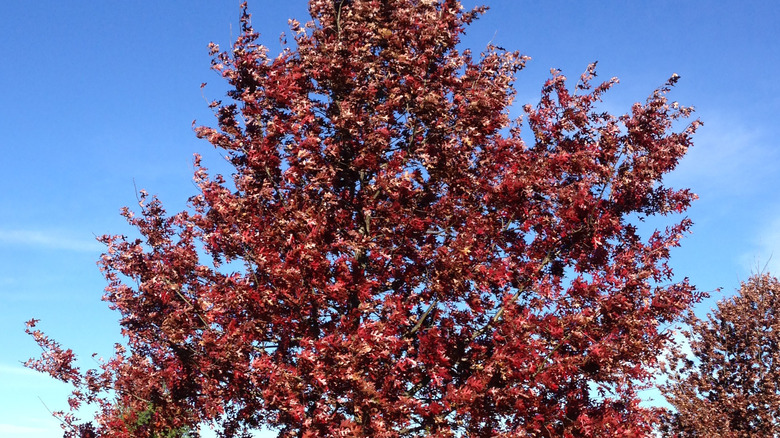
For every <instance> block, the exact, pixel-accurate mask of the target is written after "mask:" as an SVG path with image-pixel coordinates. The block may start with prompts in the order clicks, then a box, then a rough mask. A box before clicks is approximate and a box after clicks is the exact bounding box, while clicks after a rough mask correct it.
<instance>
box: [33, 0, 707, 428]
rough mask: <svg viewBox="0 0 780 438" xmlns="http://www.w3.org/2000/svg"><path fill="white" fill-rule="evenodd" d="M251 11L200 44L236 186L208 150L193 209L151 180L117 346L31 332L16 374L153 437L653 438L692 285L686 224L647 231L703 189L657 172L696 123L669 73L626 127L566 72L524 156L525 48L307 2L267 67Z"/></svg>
mask: <svg viewBox="0 0 780 438" xmlns="http://www.w3.org/2000/svg"><path fill="white" fill-rule="evenodd" d="M244 8H245V9H244V14H243V16H242V18H241V23H242V29H241V35H240V36H239V38H238V40H237V41H236V42H235V44H234V45H233V47H232V48H231V49H230V50H228V51H224V52H222V51H220V49H219V48H218V47H217V46H215V45H212V55H213V56H214V61H213V67H214V69H215V70H216V71H218V72H219V73H220V74H221V75H222V76H223V77H224V78H225V79H226V80H227V81H228V83H229V84H230V86H231V87H232V90H231V91H230V92H229V93H228V95H229V101H227V102H218V101H217V102H214V103H212V105H211V106H212V107H213V108H214V109H215V112H216V114H217V119H218V126H217V127H216V128H209V127H199V128H197V129H196V132H197V135H198V136H199V137H201V138H204V139H206V140H208V141H209V142H210V143H211V144H213V145H214V146H215V147H217V148H220V149H222V150H224V151H226V153H227V155H228V159H229V161H230V163H231V164H232V165H233V166H234V168H235V173H234V174H233V175H232V181H231V182H228V181H226V180H225V178H223V177H222V176H214V177H211V176H209V174H208V172H207V170H206V169H205V168H204V167H202V165H201V161H200V158H199V157H198V158H196V172H195V178H196V182H197V185H198V187H199V189H200V191H201V193H200V194H199V195H197V196H195V197H193V198H192V199H191V205H192V208H191V210H189V211H183V212H180V213H177V214H174V215H168V214H167V213H166V212H165V210H164V209H163V206H162V205H161V203H160V202H159V201H158V200H157V199H155V198H154V197H149V196H148V195H147V194H146V192H143V191H142V193H141V202H140V204H141V211H140V214H137V215H136V214H135V213H134V212H132V211H130V210H129V209H125V210H124V212H123V215H124V216H125V217H127V219H128V221H129V222H130V224H132V225H133V226H134V227H136V228H137V229H138V231H139V233H140V234H141V236H142V238H140V239H130V238H126V237H124V236H105V237H103V238H102V239H101V240H102V241H103V242H104V243H106V245H107V246H108V249H107V252H106V254H104V255H103V257H102V260H101V266H102V270H103V272H104V273H105V275H106V278H107V279H108V281H109V285H108V287H107V288H106V295H105V300H106V301H108V302H109V303H110V306H111V307H112V308H113V309H115V310H116V311H118V312H120V314H121V321H120V324H121V326H122V332H123V334H124V336H126V339H127V342H126V344H125V345H118V346H117V353H116V356H114V357H113V358H111V359H110V360H108V361H107V362H106V363H104V364H103V365H102V366H101V367H100V368H99V369H95V370H87V371H81V370H79V369H78V368H77V367H76V365H75V363H74V356H73V353H72V352H71V351H70V350H68V349H64V348H62V347H61V346H60V345H59V344H58V343H56V342H55V341H53V340H51V339H49V338H48V337H47V336H46V335H44V334H43V333H41V332H40V331H39V330H36V329H35V323H36V321H34V320H33V321H31V322H30V324H29V325H30V327H29V328H28V331H29V332H30V333H31V334H32V335H33V336H34V338H35V339H36V341H37V342H38V343H39V344H40V345H41V346H42V347H43V348H44V351H45V352H44V355H43V357H42V358H40V359H39V360H32V361H30V362H29V363H28V366H30V367H32V368H34V369H37V370H40V371H43V372H47V373H50V374H51V375H52V376H54V377H56V378H58V379H60V380H64V381H68V382H71V383H72V384H74V385H75V387H76V390H75V391H74V393H73V396H72V397H71V405H72V406H73V407H75V408H77V407H78V406H79V405H80V404H82V403H97V404H98V406H99V412H98V414H97V415H96V417H95V419H94V422H93V425H94V429H92V428H91V429H90V431H94V433H96V434H97V435H98V436H101V437H109V436H110V437H132V436H135V433H134V431H133V430H132V428H131V427H129V426H128V424H137V423H138V421H139V418H138V416H139V415H142V414H143V415H146V414H145V413H149V412H150V414H149V415H148V416H149V418H148V422H147V423H145V424H149V425H150V426H149V427H148V428H147V432H148V431H151V432H149V433H152V432H154V431H176V430H196V428H197V426H198V425H199V424H201V423H202V422H210V423H212V424H215V425H217V426H218V427H219V428H220V430H221V433H222V434H223V436H248V433H249V432H250V431H252V430H257V429H259V428H261V427H270V428H273V429H275V430H277V431H278V433H279V436H280V437H317V436H356V437H369V436H370V437H423V436H425V437H455V436H484V437H487V436H507V437H524V436H533V437H597V436H623V437H644V436H652V428H653V426H654V424H655V423H656V420H657V413H656V410H654V409H650V408H643V407H641V406H640V405H639V398H638V396H637V391H638V390H639V389H642V388H644V387H645V386H646V385H647V384H649V382H650V381H651V377H652V372H653V370H654V368H655V366H656V364H657V354H658V352H659V351H661V350H662V349H663V348H664V347H665V346H666V345H667V341H668V337H669V336H668V333H666V332H663V331H662V330H660V327H662V326H663V325H665V324H668V323H669V322H671V321H674V320H676V319H677V318H679V317H680V315H682V314H683V313H684V312H685V311H686V309H688V308H689V307H690V305H691V303H692V302H694V301H695V300H696V299H697V297H698V293H697V292H695V290H694V288H693V287H692V286H690V285H689V284H688V283H687V280H686V281H683V282H681V283H675V284H669V282H670V281H671V279H672V271H671V269H670V268H669V266H668V264H667V261H668V257H669V250H670V248H672V247H675V246H677V245H678V244H679V241H680V239H681V238H682V236H683V234H685V233H686V232H687V231H688V229H689V227H690V225H691V222H690V220H688V219H687V218H684V219H682V220H679V221H678V222H675V221H672V223H671V224H670V225H669V226H668V227H667V228H665V229H661V230H655V231H654V232H652V233H651V234H650V235H649V237H646V238H643V237H642V236H640V234H639V232H638V231H637V227H638V224H639V221H641V220H643V219H644V218H645V217H649V216H653V215H668V214H679V213H682V212H684V211H685V210H686V209H687V208H688V206H689V204H690V202H691V201H692V200H693V199H694V198H695V195H694V194H692V193H691V192H690V191H688V190H687V189H682V190H678V189H673V188H668V187H665V186H664V185H663V181H662V179H663V176H664V175H665V174H666V173H668V172H670V171H672V170H673V169H674V168H675V166H676V165H677V163H678V161H679V159H680V158H681V157H682V156H683V155H684V154H685V153H686V151H687V149H688V147H689V146H690V145H691V135H692V134H693V132H694V131H695V129H696V127H697V126H698V121H693V122H692V123H690V124H689V125H688V126H687V127H684V128H683V129H682V130H681V131H675V130H673V125H674V124H675V121H678V120H682V119H685V118H686V117H688V116H689V115H690V113H691V111H692V110H691V109H690V108H687V107H683V106H679V105H678V104H677V103H676V102H675V103H671V102H669V101H668V100H667V97H666V94H667V92H669V90H670V88H671V86H672V85H673V84H674V83H675V82H676V81H677V76H676V75H675V76H673V77H672V78H671V79H670V80H669V82H668V83H667V84H666V85H664V86H663V87H661V88H660V89H658V90H656V91H655V92H653V93H652V95H651V96H650V97H649V98H648V99H647V101H646V102H644V103H637V104H634V105H633V106H632V107H631V109H630V111H629V112H628V113H627V114H625V115H619V116H613V115H611V114H609V113H607V112H604V111H602V110H599V109H598V108H597V105H598V103H599V101H600V100H601V97H602V95H603V94H604V93H605V92H606V91H607V90H608V89H609V88H610V87H612V86H613V85H614V84H615V83H616V82H617V80H616V79H612V80H609V81H607V82H605V83H602V84H598V85H594V84H592V81H593V79H594V77H595V74H596V73H595V66H590V67H589V68H588V70H587V72H586V73H585V74H583V75H582V76H581V77H580V78H579V81H578V82H577V84H576V85H575V86H574V87H573V88H570V86H569V85H568V82H567V79H566V77H565V76H563V75H562V74H561V73H560V72H558V71H553V73H552V77H551V78H550V79H549V80H548V81H547V82H546V83H545V84H544V87H543V88H542V94H541V99H540V102H539V103H538V104H537V105H536V106H535V107H533V106H530V105H526V106H525V107H524V111H525V117H526V119H527V125H526V129H530V133H531V135H529V139H530V143H526V142H525V141H524V140H523V139H522V138H521V127H522V126H523V123H522V122H521V121H520V120H510V118H509V115H508V112H509V108H510V106H511V104H512V100H513V98H514V95H515V90H514V89H513V81H514V79H515V75H516V74H517V72H518V71H519V70H521V69H522V68H523V66H524V64H525V62H526V61H527V58H526V57H523V56H520V55H519V54H518V53H517V52H507V51H505V50H504V49H501V48H498V47H494V46H489V47H487V48H486V49H485V51H484V52H483V53H481V54H480V55H478V56H476V55H474V54H472V53H471V52H470V51H469V50H459V49H458V47H457V46H458V43H459V39H460V36H461V35H462V34H463V32H464V31H465V28H466V26H467V25H468V24H469V23H470V22H471V21H473V20H474V19H475V18H476V17H477V16H478V15H479V14H481V13H482V12H483V11H484V9H485V8H477V9H475V10H473V11H464V10H463V8H462V6H461V5H460V3H459V2H458V1H455V0H438V1H437V0H386V1H375V0H339V1H331V0H327V1H326V0H311V1H310V2H309V8H310V13H311V16H312V21H311V22H309V23H307V24H305V25H301V24H300V23H298V22H297V21H295V20H291V21H290V26H291V30H292V32H294V33H295V45H294V46H293V47H290V48H287V49H285V50H284V51H283V52H282V53H281V54H279V55H278V56H276V57H269V56H268V54H267V53H268V52H267V49H266V48H265V47H263V46H262V45H259V44H258V43H257V39H258V34H257V33H256V32H255V30H254V29H253V28H252V26H251V23H250V16H249V14H248V13H247V11H246V6H244ZM204 252H205V254H207V255H206V256H204V255H203V254H204ZM64 420H65V422H66V424H68V425H70V427H72V429H68V430H67V431H66V436H78V432H77V430H76V429H75V427H76V426H75V425H76V424H77V421H78V420H76V419H75V418H73V417H72V416H69V415H66V416H65V418H64ZM143 420H144V421H147V418H146V417H144V418H143ZM134 422H135V423H134ZM145 433H146V432H145Z"/></svg>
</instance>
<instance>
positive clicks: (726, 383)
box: [663, 274, 780, 438]
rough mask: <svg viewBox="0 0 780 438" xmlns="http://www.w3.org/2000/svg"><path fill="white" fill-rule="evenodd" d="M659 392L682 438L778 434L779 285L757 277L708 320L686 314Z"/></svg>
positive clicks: (670, 424) (672, 429) (670, 428)
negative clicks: (684, 343) (683, 341)
mask: <svg viewBox="0 0 780 438" xmlns="http://www.w3.org/2000/svg"><path fill="white" fill-rule="evenodd" d="M688 322H689V324H690V329H689V331H687V332H686V335H687V338H688V341H689V344H690V349H691V354H685V353H686V352H685V351H680V352H678V354H677V355H676V357H675V358H674V359H676V360H674V361H673V362H672V363H671V375H670V379H669V381H668V382H667V384H666V385H665V387H664V388H663V390H664V393H665V395H666V397H667V399H668V400H669V402H670V403H671V404H672V406H673V407H674V408H675V412H674V413H671V414H670V415H669V417H668V418H667V420H668V421H667V422H666V426H665V427H666V432H667V433H668V435H669V436H677V437H681V438H687V437H691V438H695V437H714V438H721V437H722V438H752V437H772V436H778V435H780V366H778V365H780V281H778V279H777V278H775V277H772V276H771V275H769V274H757V275H754V276H752V277H751V278H750V279H749V280H748V281H746V282H744V283H742V286H741V287H740V289H739V291H738V293H737V295H735V296H734V297H732V298H729V299H727V300H723V301H721V302H719V303H718V305H717V308H716V309H714V310H713V311H712V313H711V314H709V315H708V317H707V319H706V320H700V319H698V318H696V317H695V316H692V317H691V318H690V320H689V321H688Z"/></svg>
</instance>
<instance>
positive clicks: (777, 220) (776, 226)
mask: <svg viewBox="0 0 780 438" xmlns="http://www.w3.org/2000/svg"><path fill="white" fill-rule="evenodd" d="M752 244H753V246H752V248H751V249H750V250H748V251H747V252H745V253H743V254H742V258H741V261H742V264H743V266H744V267H745V268H746V269H747V270H749V271H750V272H769V273H771V274H772V275H775V276H780V207H778V208H776V209H775V214H771V215H770V216H769V218H767V220H766V221H765V223H764V225H763V226H762V227H761V228H760V229H759V231H758V233H757V235H756V237H755V239H754V241H753V242H752Z"/></svg>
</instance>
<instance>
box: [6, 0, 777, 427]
mask: <svg viewBox="0 0 780 438" xmlns="http://www.w3.org/2000/svg"><path fill="white" fill-rule="evenodd" d="M239 3H240V2H239V1H222V2H214V1H211V2H207V1H192V2H189V1H188V2H185V1H183V0H170V1H165V2H94V1H86V0H69V1H67V2H61V1H53V0H43V1H39V2H35V3H30V2H3V5H2V6H0V38H2V41H3V42H4V50H3V61H4V62H3V64H2V67H0V93H1V94H0V95H1V96H2V99H3V101H2V109H1V110H0V132H2V137H0V147H1V148H2V152H3V154H2V158H0V173H1V174H3V175H5V178H6V183H5V186H6V189H5V190H4V192H3V196H2V198H0V199H2V202H0V330H2V332H1V333H2V337H0V436H3V437H6V438H16V437H26V438H30V437H32V438H37V437H56V436H60V435H61V433H60V432H59V429H58V426H57V424H56V422H55V421H54V420H52V419H51V418H50V416H49V414H48V412H47V409H51V410H57V409H64V408H65V407H66V402H65V398H64V397H65V394H66V392H67V388H66V387H64V386H63V385H61V384H58V383H56V382H53V381H51V380H50V379H48V378H46V377H45V376H41V375H37V374H36V373H34V372H31V371H28V370H25V369H24V368H22V367H21V365H20V362H21V361H23V360H25V359H26V358H28V357H30V356H34V355H36V354H37V352H36V348H37V347H36V346H35V345H34V343H33V342H32V340H31V339H29V338H28V337H26V335H24V333H23V330H24V321H26V320H28V319H30V318H32V317H36V318H40V319H41V320H42V323H41V325H40V326H41V327H42V328H43V329H44V330H45V331H46V332H47V333H48V334H50V335H52V336H53V337H55V338H57V339H58V340H60V341H61V342H62V343H63V344H64V345H66V346H68V347H72V348H73V349H74V350H75V351H76V352H77V353H79V354H80V355H81V357H83V358H85V361H84V362H85V363H86V364H87V365H88V364H89V355H90V354H91V353H92V352H97V353H98V354H109V353H110V351H111V350H112V345H113V343H114V342H116V341H118V340H119V339H120V338H119V335H118V333H119V329H118V325H117V315H116V314H114V313H112V312H111V311H109V310H108V309H107V308H106V305H105V303H103V302H101V301H100V297H101V295H102V288H103V286H104V282H103V279H102V276H101V275H100V273H99V271H98V269H97V267H96V265H95V262H96V260H97V259H98V257H99V255H100V251H101V246H100V245H99V244H97V243H96V242H95V241H94V236H96V235H102V234H114V233H125V234H130V235H132V234H133V230H131V229H129V227H128V226H127V225H126V224H125V223H124V221H123V219H122V218H121V217H120V216H119V214H118V212H119V208H120V207H122V206H124V205H128V206H133V205H134V204H135V189H136V187H137V188H138V189H141V188H145V189H147V190H148V191H149V192H150V193H154V194H158V195H159V196H160V198H161V199H162V200H163V202H164V204H165V205H166V207H167V208H168V210H169V211H171V212H174V211H177V210H180V209H182V208H184V206H185V201H186V199H187V198H188V197H189V196H190V195H192V194H194V193H195V187H194V185H193V183H192V154H193V153H194V152H200V153H202V154H203V155H204V160H205V163H206V165H207V166H209V167H212V168H224V163H223V161H222V160H221V158H220V156H219V153H218V152H217V151H215V150H214V149H213V148H212V147H211V146H210V145H208V144H207V143H205V142H203V141H200V140H197V139H196V138H195V135H194V134H193V132H192V128H191V123H192V121H193V119H197V120H198V122H200V123H203V124H212V123H213V118H212V114H211V112H210V111H209V110H208V108H207V107H206V100H211V99H214V98H220V97H221V96H222V95H223V92H224V90H225V88H224V85H223V84H222V83H221V81H220V79H219V77H218V76H217V75H216V73H213V72H211V71H210V70H209V62H210V59H209V57H208V54H207V44H208V43H209V42H210V41H214V42H217V43H220V44H222V45H223V47H225V46H227V44H229V43H230V41H231V40H232V38H233V37H235V36H236V35H237V18H238V16H239V8H238V5H239ZM465 4H466V5H467V6H470V5H473V4H474V2H472V1H468V2H466V3H465ZM487 4H488V5H489V6H491V10H490V11H489V12H488V13H487V15H486V16H484V17H483V18H481V19H480V20H478V21H477V22H476V23H475V24H474V25H473V26H472V27H471V28H470V29H469V31H468V34H467V37H466V38H465V40H464V47H471V48H473V49H474V50H475V51H479V50H480V49H481V48H483V47H484V46H485V45H486V44H487V43H488V42H490V41H492V42H493V43H495V44H497V45H500V46H503V47H505V48H507V49H513V50H514V49H517V50H520V51H521V52H522V53H524V54H527V55H529V56H531V57H532V58H533V60H532V61H531V62H530V63H529V65H528V67H527V69H526V70H525V71H523V72H521V73H520V77H519V79H518V81H517V83H516V86H517V88H518V99H517V103H518V108H519V106H521V105H522V104H524V103H535V101H536V99H538V97H539V90H540V88H541V85H542V83H543V81H544V80H545V79H546V78H547V77H548V76H549V70H550V68H560V69H562V70H563V72H564V74H566V75H568V76H569V77H577V76H579V74H580V73H581V72H582V71H584V69H585V67H586V66H587V65H588V63H590V62H593V61H599V68H598V73H599V76H600V77H601V78H602V79H605V80H606V79H608V78H610V77H612V76H617V77H619V78H620V80H621V83H620V84H619V85H618V86H617V87H616V88H615V89H613V90H612V91H611V92H610V93H608V94H607V96H606V99H605V102H604V108H605V109H608V110H610V111H613V112H622V111H626V110H627V109H628V108H629V106H630V104H631V103H632V102H634V101H638V100H644V98H645V97H646V96H647V95H648V94H649V93H650V92H651V91H652V90H653V89H654V88H655V87H657V86H659V85H661V84H663V83H664V82H665V81H666V79H667V78H668V77H669V76H671V75H672V73H678V74H679V75H680V76H681V77H682V80H681V81H680V83H679V84H678V86H677V87H676V89H675V90H674V92H673V94H672V98H673V99H675V100H679V101H680V102H681V103H682V104H684V105H693V106H695V107H696V108H697V115H698V117H700V118H701V119H702V120H703V121H704V126H703V127H702V128H701V130H700V131H699V133H698V134H697V135H696V138H695V144H696V146H695V147H694V148H693V149H692V150H691V151H690V154H689V156H688V157H686V159H685V160H684V161H683V162H682V163H681V165H680V167H679V169H678V171H676V172H675V173H674V174H672V175H670V176H669V177H668V178H667V181H668V182H669V183H670V184H671V185H673V186H679V187H691V188H692V189H693V190H694V191H695V192H696V193H698V194H699V196H700V199H699V201H697V202H696V203H695V205H694V207H693V208H691V210H690V211H689V216H690V217H691V218H692V219H693V220H694V222H695V226H694V228H693V234H692V235H691V236H689V237H688V238H687V239H686V240H684V242H683V247H682V248H680V249H678V250H675V251H674V252H673V259H672V265H673V267H674V268H675V270H676V273H677V274H678V275H679V276H681V277H682V276H688V277H690V278H691V281H692V282H693V283H694V284H696V285H697V286H699V288H700V289H702V290H714V289H716V288H719V287H721V288H723V290H724V295H718V296H716V298H720V297H723V296H727V295H728V294H730V293H732V292H733V291H734V290H735V289H736V288H737V287H738V285H739V281H740V280H744V279H746V278H747V277H748V276H749V275H750V273H751V271H754V270H756V269H757V268H761V267H763V266H764V264H767V266H768V269H769V270H770V271H771V272H775V273H780V194H778V190H779V189H780V172H778V171H777V169H778V163H780V147H778V146H780V145H779V144H778V141H777V140H776V135H775V134H776V130H777V127H778V126H780V120H778V118H779V117H780V82H778V81H777V79H776V72H777V71H778V70H780V48H778V46H777V40H778V38H779V37H780V27H779V26H780V24H778V23H780V5H778V4H777V3H776V2H774V1H769V0H766V1H754V2H737V1H720V2H705V1H685V0H683V1H680V0H678V1H654V2H629V1H625V0H624V1H616V0H614V1H598V2H596V1H593V2H581V1H569V0H566V1H557V2H537V1H526V0H493V1H492V2H488V3H487ZM250 9H251V11H252V12H254V19H253V22H254V24H255V27H256V28H257V29H258V30H259V31H261V32H262V33H263V42H264V43H265V44H266V45H267V46H268V47H269V48H270V49H271V51H277V50H278V49H279V47H280V45H279V38H278V36H279V34H280V33H281V32H282V31H284V30H285V28H286V22H287V18H290V17H295V18H299V19H300V20H301V21H305V19H306V18H307V14H306V4H305V2H304V1H302V0H299V1H289V2H280V1H271V0H255V1H253V2H251V3H250ZM201 82H208V83H209V85H208V86H207V87H206V88H205V90H203V91H201V89H200V84H201ZM204 97H205V99H204ZM772 254H774V257H772V258H771V259H770V257H771V256H772ZM713 303H714V299H712V300H710V301H708V302H706V303H703V304H702V305H700V306H699V308H698V311H699V313H702V314H703V313H706V311H707V309H708V308H709V306H711V305H712V304H713Z"/></svg>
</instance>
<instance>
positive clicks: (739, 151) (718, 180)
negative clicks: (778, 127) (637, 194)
mask: <svg viewBox="0 0 780 438" xmlns="http://www.w3.org/2000/svg"><path fill="white" fill-rule="evenodd" d="M701 117H702V120H704V126H702V127H701V128H700V129H699V131H698V132H697V133H696V135H695V136H694V146H693V147H692V148H691V149H690V150H689V151H688V154H687V155H686V156H685V158H683V160H682V161H681V162H680V165H679V166H678V168H677V170H676V171H675V172H674V173H672V174H671V175H669V177H668V178H667V179H668V180H669V181H672V182H674V184H672V185H674V186H677V185H680V186H688V187H693V188H694V191H695V192H697V193H699V194H700V195H705V196H708V197H721V196H734V195H742V194H746V193H756V192H760V191H762V190H764V189H765V183H766V181H767V180H768V179H769V178H773V177H774V176H775V172H776V163H777V162H778V160H780V152H779V151H778V150H777V148H776V147H775V146H774V145H773V144H772V143H771V141H770V139H769V138H768V137H767V135H766V134H765V133H764V132H762V131H761V130H760V129H758V128H754V127H752V126H750V125H745V124H741V123H740V122H739V121H736V120H734V119H733V118H729V117H722V116H718V115H701Z"/></svg>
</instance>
